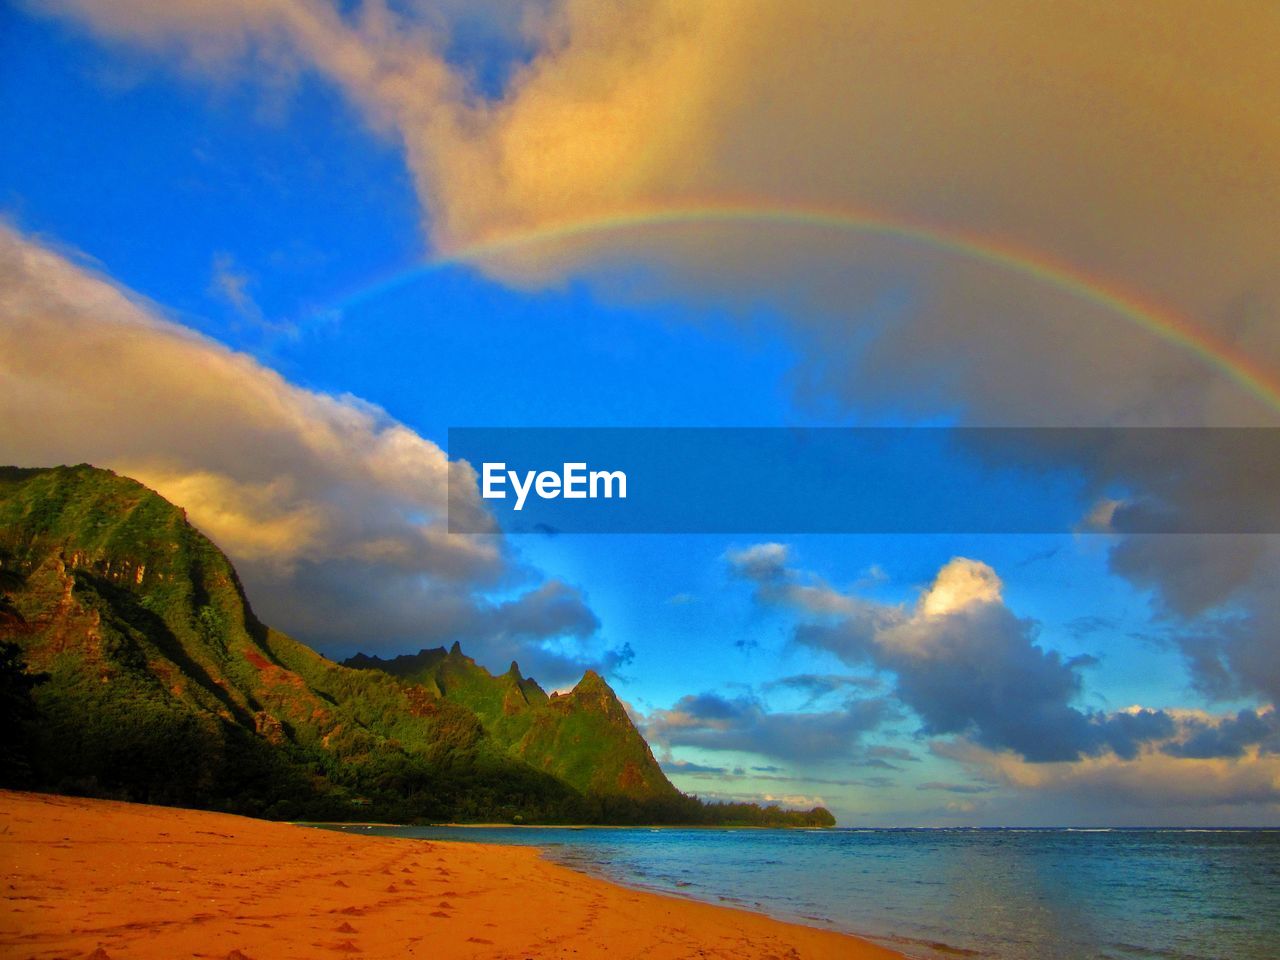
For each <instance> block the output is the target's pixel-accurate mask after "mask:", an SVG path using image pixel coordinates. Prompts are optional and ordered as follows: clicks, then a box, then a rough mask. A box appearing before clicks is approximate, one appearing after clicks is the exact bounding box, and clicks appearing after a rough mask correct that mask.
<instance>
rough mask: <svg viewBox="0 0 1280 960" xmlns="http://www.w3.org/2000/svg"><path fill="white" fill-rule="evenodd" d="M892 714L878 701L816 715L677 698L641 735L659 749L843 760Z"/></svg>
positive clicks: (710, 697) (744, 699)
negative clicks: (730, 751) (737, 752)
mask: <svg viewBox="0 0 1280 960" xmlns="http://www.w3.org/2000/svg"><path fill="white" fill-rule="evenodd" d="M892 714H893V711H892V708H891V707H890V705H889V704H888V703H887V702H886V701H885V700H883V699H865V700H849V701H848V702H846V703H845V704H844V706H843V708H842V709H839V710H829V711H824V712H818V713H770V712H769V711H768V710H766V709H765V706H764V704H763V703H762V702H761V701H760V700H759V699H758V698H756V697H755V696H752V695H750V694H745V695H742V696H739V697H734V698H732V699H730V698H727V697H723V696H720V695H719V694H715V693H702V694H696V695H689V696H685V697H681V698H680V700H678V701H677V702H676V704H675V706H673V707H671V709H669V710H655V711H653V712H652V713H650V714H649V716H648V717H647V718H646V720H645V727H644V733H645V735H646V736H647V737H648V738H649V739H650V740H652V741H653V742H655V743H658V744H660V745H661V746H663V747H666V748H668V749H669V748H671V747H677V746H687V747H699V748H702V749H706V750H738V751H743V752H746V753H757V754H761V755H763V756H769V757H777V758H779V759H783V760H788V761H793V762H803V761H825V760H836V759H841V758H848V757H849V756H850V755H851V754H852V753H853V751H854V748H855V746H856V745H857V741H858V738H859V737H860V736H861V735H862V734H864V733H866V732H867V731H869V730H873V729H874V728H875V727H877V726H878V725H879V724H880V723H881V722H882V721H883V720H885V719H887V718H888V717H890V716H891V715H892Z"/></svg>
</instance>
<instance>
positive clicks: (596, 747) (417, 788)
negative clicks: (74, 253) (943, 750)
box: [0, 465, 833, 825]
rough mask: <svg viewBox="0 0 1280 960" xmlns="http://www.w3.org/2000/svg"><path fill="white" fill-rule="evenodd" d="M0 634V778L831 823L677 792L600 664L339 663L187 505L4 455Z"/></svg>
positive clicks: (506, 816) (322, 809)
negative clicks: (576, 674)
mask: <svg viewBox="0 0 1280 960" xmlns="http://www.w3.org/2000/svg"><path fill="white" fill-rule="evenodd" d="M0 641H3V642H4V643H6V644H7V646H5V647H0V709H3V711H4V719H5V720H6V727H7V728H9V729H14V730H19V731H21V733H22V737H20V738H15V743H16V744H17V746H15V747H14V748H13V753H12V755H10V754H9V753H6V754H4V756H3V758H0V760H2V762H0V778H3V781H4V782H5V783H8V784H11V785H23V786H37V787H41V788H46V789H53V790H58V791H63V792H73V793H82V794H89V795H96V796H111V797H119V798H122V799H133V800H140V801H146V802H152V803H167V804H183V805H188V806H199V807H211V808H215V809H223V810H231V811H236V812H242V813H249V814H255V815H262V816H269V817H278V818H288V819H297V818H306V819H348V818H354V817H358V818H370V817H372V818H377V819H385V820H397V821H414V820H418V821H422V820H429V821H441V820H456V821H523V822H530V823H533V822H544V823H566V822H578V823H675V822H680V823H742V824H753V825H764V824H780V825H781V824H787V825H829V824H830V823H831V822H833V821H832V820H831V818H830V814H829V813H827V812H826V811H825V810H821V809H818V810H815V811H811V812H808V813H797V812H790V811H779V810H776V809H775V808H763V809H762V808H759V807H755V806H753V805H746V804H734V805H718V804H710V805H708V804H703V803H701V802H700V801H698V800H697V799H695V798H692V797H687V796H685V795H683V794H681V793H679V792H678V791H677V790H676V789H675V788H674V787H672V786H671V784H670V782H669V781H667V779H666V777H665V776H663V774H662V772H661V770H660V769H659V768H658V766H657V764H656V763H655V762H654V759H653V756H652V754H651V753H650V752H649V748H648V746H647V745H646V744H645V742H644V740H643V738H641V737H640V735H639V733H638V732H637V731H636V730H635V728H634V726H633V725H632V724H631V722H630V719H629V718H628V717H627V715H626V711H625V709H624V708H623V707H622V704H621V703H620V702H619V701H618V699H617V697H616V696H615V695H614V694H613V691H612V690H611V689H609V686H608V684H606V683H605V682H604V680H603V679H602V678H600V677H599V676H597V675H595V674H594V673H588V674H587V676H585V677H584V678H583V680H582V682H581V683H579V684H578V686H577V687H576V688H575V689H574V690H573V691H572V692H570V693H569V694H566V695H564V696H553V697H548V696H547V695H546V693H545V692H543V690H542V689H541V688H540V687H539V686H538V685H537V683H535V682H534V681H533V680H530V679H526V678H523V677H521V676H520V673H519V669H518V668H517V667H516V666H515V665H514V664H513V665H512V670H510V671H509V672H508V673H506V674H503V675H500V676H497V677H495V676H493V675H491V674H489V672H488V671H487V670H485V669H484V668H483V667H480V666H478V665H477V664H475V662H474V661H472V660H470V659H469V658H467V657H465V656H464V655H463V654H462V652H461V650H460V649H459V648H458V647H457V646H456V645H455V647H454V649H453V650H451V651H448V652H446V651H444V650H439V651H424V653H422V654H419V655H417V658H398V659H397V660H392V661H385V662H384V661H377V660H376V659H374V658H357V659H356V661H355V662H353V663H352V665H351V666H341V665H339V664H336V663H334V662H332V661H330V660H328V659H326V658H324V657H322V656H321V655H319V654H318V653H316V652H315V651H313V650H311V649H309V648H308V647H306V646H305V645H303V644H301V643H298V642H297V641H295V640H292V639H291V638H289V637H287V636H285V635H283V634H281V633H279V632H278V631H275V630H272V629H271V628H269V627H267V626H265V625H264V624H262V623H261V622H260V621H259V620H258V619H257V617H255V616H254V614H253V611H252V609H251V608H250V606H249V604H248V602H247V600H246V599H245V596H244V592H243V590H242V588H241V585H240V581H239V579H238V577H237V576H236V572H235V570H234V569H233V568H232V566H231V563H230V562H229V561H228V560H227V558H226V557H225V556H224V555H223V554H222V552H221V551H219V550H218V548H217V547H216V546H214V545H213V543H212V542H210V541H209V540H208V539H207V538H206V537H204V536H203V535H202V534H201V533H200V532H199V531H197V530H196V529H195V528H194V527H192V526H191V525H190V524H189V523H188V522H187V519H186V515H185V513H184V511H182V510H181V509H179V508H177V507H175V506H173V505H172V504H170V503H168V502H167V501H165V500H164V499H163V498H161V497H160V496H159V495H157V494H155V493H154V492H152V491H150V490H148V489H146V488H145V487H143V486H142V485H141V484H138V483H136V482H135V481H133V480H129V479H127V478H124V477H119V476H116V475H115V474H113V473H111V472H109V471H105V470H99V469H95V468H93V467H90V466H87V465H81V466H78V467H57V468H53V469H48V470H20V469H17V468H0ZM24 661H25V664H24ZM406 661H410V662H407V663H406ZM353 667H361V668H363V669H353ZM371 668H373V669H371ZM37 681H40V682H37ZM11 713H12V716H13V721H12V724H10V723H9V722H8V721H9V717H10V714H11Z"/></svg>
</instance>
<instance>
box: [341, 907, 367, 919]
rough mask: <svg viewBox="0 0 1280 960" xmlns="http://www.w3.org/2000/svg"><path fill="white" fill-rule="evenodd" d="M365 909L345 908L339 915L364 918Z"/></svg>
mask: <svg viewBox="0 0 1280 960" xmlns="http://www.w3.org/2000/svg"><path fill="white" fill-rule="evenodd" d="M364 909H365V908H364V907H343V908H342V909H341V910H339V911H338V913H345V914H346V915H347V916H349V917H363V916H364Z"/></svg>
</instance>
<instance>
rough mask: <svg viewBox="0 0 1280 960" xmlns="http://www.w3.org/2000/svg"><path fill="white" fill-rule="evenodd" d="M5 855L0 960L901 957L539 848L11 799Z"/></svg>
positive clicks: (66, 800) (1, 799)
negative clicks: (579, 866)
mask: <svg viewBox="0 0 1280 960" xmlns="http://www.w3.org/2000/svg"><path fill="white" fill-rule="evenodd" d="M348 826H350V825H348ZM645 829H647V828H645ZM0 852H2V853H3V864H4V870H5V873H6V875H7V876H6V883H7V885H8V890H7V892H6V899H5V905H4V909H3V913H2V914H0V956H5V957H9V956H13V957H24V958H34V960H54V958H63V957H81V956H84V957H88V956H93V957H94V960H127V958H155V960H161V958H164V960H168V958H171V957H175V956H198V957H201V958H211V960H223V958H226V960H268V958H281V960H292V958H298V960H303V958H306V960H314V958H315V957H318V956H320V957H322V956H325V955H332V956H336V955H344V954H345V955H349V956H366V957H385V958H388V960H391V958H397V960H399V958H404V957H428V956H429V957H433V958H434V957H441V958H446V960H447V958H453V957H459V958H462V957H468V958H469V957H501V958H510V960H519V958H527V957H539V958H541V957H576V958H593V957H599V958H603V957H606V956H609V957H610V958H611V960H613V958H616V957H618V956H635V957H646V958H647V957H653V958H655V960H663V958H668V960H677V958H683V957H688V956H698V955H702V956H706V957H725V958H744V960H750V958H760V960H764V958H766V957H775V956H786V957H788V958H790V960H795V958H802V960H803V958H814V960H827V958H831V960H834V958H845V960H894V958H896V960H902V958H903V956H904V955H903V954H901V953H897V952H895V951H893V950H891V949H889V948H887V947H882V946H880V945H878V944H875V943H872V942H871V941H868V940H863V939H860V938H858V937H854V936H850V935H847V934H843V933H839V932H835V931H831V930H823V929H819V928H817V927H811V926H806V925H802V924H798V923H791V922H787V921H784V920H779V919H775V918H773V917H770V916H767V915H765V914H762V913H757V912H754V911H752V910H750V909H747V908H744V907H738V906H732V905H719V904H712V903H707V902H706V901H702V900H697V899H688V898H685V897H681V896H678V895H671V894H667V893H659V892H654V891H650V890H645V889H642V888H636V887H632V886H626V885H623V884H620V883H617V882H615V881H613V880H610V879H605V878H603V877H600V876H596V875H594V874H591V873H586V872H582V871H579V870H575V869H573V868H571V867H568V866H564V865H562V864H560V863H556V862H554V861H552V860H549V859H547V858H545V857H543V856H542V854H541V851H540V850H539V848H537V847H533V846H527V847H521V846H512V845H496V844H485V843H476V842H450V841H440V840H411V839H401V838H388V837H369V836H361V835H359V834H352V833H349V832H343V831H336V830H321V829H314V828H313V827H303V826H299V825H294V824H287V823H275V822H270V821H264V820H254V819H251V818H248V817H240V816H236V815H232V814H223V813H210V812H205V811H197V810H186V809H181V808H173V807H154V806H146V805H142V804H131V803H123V802H119V801H109V800H88V799H83V798H78V797H64V796H58V795H53V794H33V793H15V792H9V791H0Z"/></svg>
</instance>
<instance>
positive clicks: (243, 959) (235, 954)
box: [227, 950, 251, 960]
mask: <svg viewBox="0 0 1280 960" xmlns="http://www.w3.org/2000/svg"><path fill="white" fill-rule="evenodd" d="M227 960H251V958H250V957H249V956H248V954H245V953H243V952H242V951H240V950H232V951H231V952H230V953H228V954H227Z"/></svg>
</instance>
